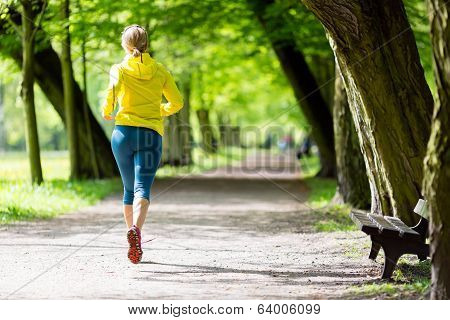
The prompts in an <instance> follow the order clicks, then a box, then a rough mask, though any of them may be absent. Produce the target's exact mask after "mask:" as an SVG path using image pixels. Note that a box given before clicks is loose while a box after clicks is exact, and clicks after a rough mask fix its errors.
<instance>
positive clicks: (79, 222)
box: [0, 155, 378, 299]
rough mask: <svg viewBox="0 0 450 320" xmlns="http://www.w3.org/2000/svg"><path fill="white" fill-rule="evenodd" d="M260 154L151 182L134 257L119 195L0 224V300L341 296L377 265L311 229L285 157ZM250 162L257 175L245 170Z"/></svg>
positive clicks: (350, 238)
mask: <svg viewBox="0 0 450 320" xmlns="http://www.w3.org/2000/svg"><path fill="white" fill-rule="evenodd" d="M263 158H264V159H266V160H267V159H269V160H270V161H269V162H270V163H271V165H270V166H268V164H267V163H266V162H264V161H263V162H259V160H261V158H259V157H258V158H257V157H253V158H252V157H249V158H248V159H247V161H246V162H244V165H242V166H240V167H238V168H234V169H233V170H230V168H227V169H221V170H218V171H216V172H212V173H207V174H204V175H201V176H196V177H192V176H188V177H184V178H179V179H174V178H172V179H164V180H158V181H157V182H155V187H154V189H153V195H154V197H155V198H154V201H153V204H152V206H151V214H150V218H149V220H148V222H149V223H148V224H147V225H146V227H145V229H144V240H145V239H151V238H153V237H156V239H155V240H153V241H152V242H150V243H146V244H144V257H143V263H141V264H139V265H132V264H130V263H129V262H128V261H127V258H126V252H127V243H126V239H125V232H126V230H125V226H124V223H123V222H122V217H121V213H120V210H121V202H120V196H114V197H110V198H108V199H106V200H105V201H103V202H102V203H100V204H99V205H96V206H94V207H90V208H87V209H85V210H82V211H80V212H76V213H72V214H66V215H64V216H61V217H59V218H56V219H53V220H50V221H38V222H31V223H24V224H19V225H14V226H9V227H2V228H1V229H0V270H1V274H0V296H1V297H2V298H7V297H8V298H12V299H19V298H33V299H41V298H55V299H57V298H60V299H73V298H78V299H80V298H81V299H104V298H112V299H115V298H122V299H126V298H128V299H255V298H256V299H269V298H270V299H290V298H319V299H320V298H340V297H351V291H349V287H350V286H351V285H353V284H356V283H361V282H362V281H368V280H370V279H373V278H375V277H376V274H377V272H378V266H376V265H374V264H373V263H371V262H370V261H368V259H366V258H365V257H361V256H359V255H356V256H355V255H352V254H351V252H352V250H354V249H355V248H357V247H361V246H365V245H367V244H368V240H367V239H366V238H365V237H364V236H363V235H362V234H360V233H359V232H351V233H342V232H335V233H314V232H313V230H312V227H311V221H313V219H314V213H313V212H311V210H310V209H309V208H308V207H307V206H305V204H304V203H303V202H304V200H305V197H306V194H307V189H306V186H305V185H304V184H303V183H302V182H301V181H299V180H298V179H296V177H297V176H298V168H297V167H296V165H295V164H294V162H293V161H291V160H289V159H290V157H288V158H276V157H273V156H267V155H266V156H264V157H263ZM255 159H256V160H258V161H255ZM274 163H279V164H280V166H279V170H277V169H276V168H275V169H274V168H273V167H274ZM252 165H254V166H256V167H258V168H260V169H261V170H260V171H259V173H252V172H250V170H247V169H248V168H249V167H251V166H252ZM268 167H270V168H269V169H267V168H268ZM275 167H276V166H275ZM243 168H244V169H243ZM286 168H287V169H286ZM230 176H232V177H233V178H231V177H230ZM367 274H369V275H370V277H368V276H367Z"/></svg>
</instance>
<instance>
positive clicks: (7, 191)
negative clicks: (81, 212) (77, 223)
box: [0, 148, 244, 224]
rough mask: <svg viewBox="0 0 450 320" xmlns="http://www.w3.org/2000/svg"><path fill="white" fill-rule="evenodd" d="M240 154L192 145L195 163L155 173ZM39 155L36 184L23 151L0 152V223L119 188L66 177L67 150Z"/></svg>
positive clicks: (183, 170)
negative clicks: (40, 178)
mask: <svg viewBox="0 0 450 320" xmlns="http://www.w3.org/2000/svg"><path fill="white" fill-rule="evenodd" d="M243 154H244V152H243V151H242V149H240V148H227V150H219V151H218V152H217V154H214V155H209V154H205V153H204V152H203V151H201V150H200V149H194V151H193V159H194V162H195V163H196V164H195V165H192V166H189V167H187V166H186V167H179V168H173V167H169V166H165V167H163V168H160V169H159V170H158V174H157V176H158V177H167V176H175V175H182V174H188V173H199V172H201V171H204V170H208V169H213V168H215V167H217V166H222V165H227V164H232V163H234V162H236V161H239V160H240V159H241V158H242V156H243ZM41 157H42V159H41V162H42V170H43V175H44V180H45V182H44V183H43V184H42V185H40V186H37V185H31V183H30V173H29V167H28V159H27V157H26V154H25V153H23V152H11V153H3V154H1V155H0V224H7V223H11V222H14V221H20V220H30V219H46V218H52V217H55V216H57V215H59V214H63V213H66V212H70V211H75V210H78V209H80V208H82V207H86V206H89V205H93V204H95V203H96V202H97V201H99V200H101V199H103V198H104V197H105V196H107V195H109V194H112V193H116V192H120V191H121V190H122V183H121V181H120V179H119V178H115V179H105V180H85V181H68V176H69V159H68V154H67V152H42V153H41Z"/></svg>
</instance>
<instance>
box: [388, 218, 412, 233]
mask: <svg viewBox="0 0 450 320" xmlns="http://www.w3.org/2000/svg"><path fill="white" fill-rule="evenodd" d="M386 220H389V222H390V223H392V224H393V225H395V226H396V227H397V228H398V229H399V230H400V231H401V232H403V233H410V234H413V235H418V236H420V234H419V233H418V232H416V231H414V230H413V229H411V228H410V227H408V226H407V225H406V224H405V223H404V222H403V221H402V220H400V219H399V218H396V217H386Z"/></svg>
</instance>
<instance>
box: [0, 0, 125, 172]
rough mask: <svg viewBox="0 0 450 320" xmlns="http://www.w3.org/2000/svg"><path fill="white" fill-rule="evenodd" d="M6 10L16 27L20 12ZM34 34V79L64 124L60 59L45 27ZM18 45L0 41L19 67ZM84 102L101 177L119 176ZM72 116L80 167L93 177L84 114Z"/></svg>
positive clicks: (1, 24)
mask: <svg viewBox="0 0 450 320" xmlns="http://www.w3.org/2000/svg"><path fill="white" fill-rule="evenodd" d="M9 12H10V15H11V20H12V21H13V23H14V24H15V25H16V26H17V27H21V24H22V20H21V18H20V14H19V13H18V12H17V11H15V9H14V8H13V7H9ZM8 23H9V22H8V21H7V20H5V19H0V30H2V31H3V30H5V29H6V28H7V27H8ZM36 37H37V42H39V46H38V47H39V51H37V52H35V54H34V64H33V71H34V76H35V80H36V82H37V83H38V84H39V86H40V88H41V90H42V91H43V92H44V94H45V96H46V97H47V99H48V100H49V101H50V103H51V104H52V105H53V107H54V108H55V111H56V112H57V113H58V115H59V116H60V117H61V120H62V122H63V123H64V124H65V121H66V120H65V112H64V94H63V86H62V76H61V74H62V72H61V61H60V58H59V56H58V54H57V53H56V51H55V50H54V49H53V47H52V45H51V43H50V42H49V40H48V37H47V36H46V35H45V33H44V31H42V30H41V29H40V30H38V32H37V33H36ZM20 47H21V46H20V44H15V45H8V46H4V45H3V43H0V50H1V51H2V52H4V53H5V54H7V55H9V56H10V57H11V58H12V59H13V60H14V61H15V62H16V63H17V64H18V66H19V67H22V61H23V58H22V52H21V51H20V50H19V49H20ZM72 81H73V86H74V90H75V99H76V105H77V106H83V104H84V103H85V101H84V99H83V93H82V91H81V89H80V87H79V85H78V83H77V82H76V81H75V79H72ZM86 103H87V106H88V114H89V121H90V125H91V128H92V137H93V139H94V145H95V151H96V152H95V157H96V160H97V163H98V164H99V173H100V178H108V177H115V176H118V174H119V172H118V170H117V166H116V164H115V160H114V156H113V154H112V150H111V144H110V142H109V139H108V138H107V137H106V135H105V132H104V131H103V129H102V127H101V126H100V124H99V123H98V121H97V119H96V118H95V116H94V115H93V113H92V111H91V109H90V107H89V103H88V102H87V101H86ZM75 117H76V124H77V132H78V140H79V147H80V164H81V171H82V172H83V176H84V177H86V178H90V177H95V174H94V172H93V168H92V162H91V158H90V156H89V152H88V150H89V142H88V140H87V137H86V135H85V133H86V130H87V129H86V122H85V121H84V117H83V115H82V113H81V112H77V113H76V114H75Z"/></svg>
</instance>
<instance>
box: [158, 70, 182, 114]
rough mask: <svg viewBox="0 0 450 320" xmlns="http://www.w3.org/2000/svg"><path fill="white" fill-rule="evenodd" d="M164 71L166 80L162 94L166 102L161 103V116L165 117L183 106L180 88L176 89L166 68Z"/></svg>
mask: <svg viewBox="0 0 450 320" xmlns="http://www.w3.org/2000/svg"><path fill="white" fill-rule="evenodd" d="M164 71H165V74H166V81H165V83H164V87H163V94H164V97H166V99H167V101H168V102H167V103H162V104H161V116H163V117H167V116H170V115H172V114H174V113H176V112H178V111H179V110H180V109H181V108H183V96H182V95H181V93H180V90H178V87H177V85H176V83H175V80H174V79H173V76H172V74H171V73H170V72H169V71H167V70H164Z"/></svg>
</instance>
